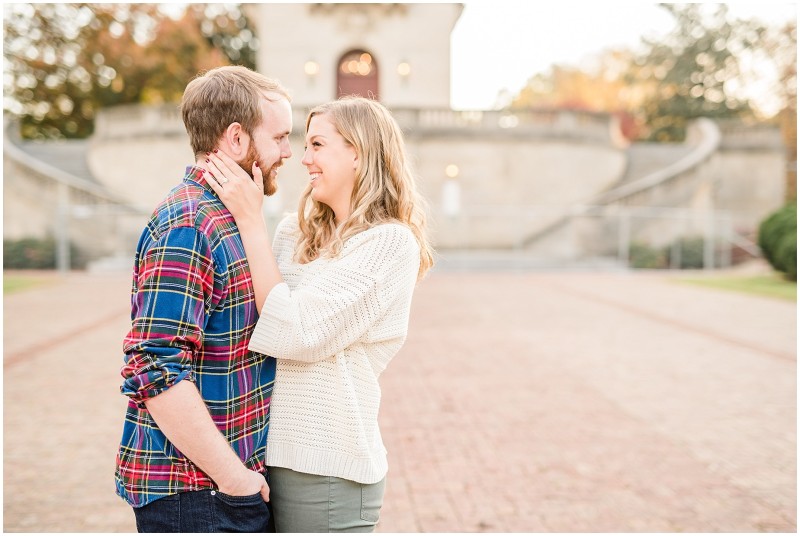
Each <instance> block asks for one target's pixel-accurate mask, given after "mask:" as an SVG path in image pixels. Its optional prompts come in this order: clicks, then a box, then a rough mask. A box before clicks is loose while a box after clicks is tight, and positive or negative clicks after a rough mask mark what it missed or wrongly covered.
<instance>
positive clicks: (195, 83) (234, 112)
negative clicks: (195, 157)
mask: <svg viewBox="0 0 800 536" xmlns="http://www.w3.org/2000/svg"><path fill="white" fill-rule="evenodd" d="M264 93H270V94H273V95H272V96H273V97H274V98H271V96H270V95H266V97H265V95H264ZM263 98H269V99H270V100H278V99H280V98H285V99H287V100H291V98H290V96H289V93H288V91H286V89H285V88H284V87H283V86H282V85H281V84H280V83H279V82H278V81H277V80H272V79H270V78H267V77H266V76H264V75H262V74H260V73H257V72H255V71H252V70H250V69H248V68H247V67H242V66H238V65H236V66H234V65H228V66H225V67H217V68H216V69H211V70H210V71H206V72H205V73H200V74H199V75H198V76H197V77H196V78H195V79H194V80H192V81H191V82H189V84H188V85H187V86H186V90H185V91H184V92H183V98H182V99H181V105H180V107H181V114H182V115H183V124H184V125H185V126H186V132H187V133H188V134H189V143H191V145H192V150H193V151H194V153H195V154H199V153H207V152H211V151H212V150H213V149H214V148H215V147H216V145H217V142H218V141H219V139H220V137H221V136H222V134H223V133H224V132H225V130H226V129H227V128H228V126H229V125H230V124H231V123H239V124H241V125H242V129H243V130H244V131H245V132H247V133H248V134H250V135H252V134H253V130H255V128H256V127H258V126H259V125H260V124H261V121H262V117H261V105H260V103H261V99H263Z"/></svg>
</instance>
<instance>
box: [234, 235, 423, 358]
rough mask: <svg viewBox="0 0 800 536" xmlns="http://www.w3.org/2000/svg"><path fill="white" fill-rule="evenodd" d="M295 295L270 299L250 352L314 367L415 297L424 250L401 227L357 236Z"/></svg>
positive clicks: (280, 293) (274, 294)
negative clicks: (396, 305)
mask: <svg viewBox="0 0 800 536" xmlns="http://www.w3.org/2000/svg"><path fill="white" fill-rule="evenodd" d="M314 262H316V263H320V265H319V266H318V267H315V268H316V269H315V270H314V271H313V272H311V273H309V274H307V275H306V276H305V277H304V278H303V280H302V281H301V282H300V283H299V284H298V285H297V287H296V288H295V289H294V290H290V289H289V286H288V285H287V284H286V283H280V284H278V285H276V286H275V287H274V288H273V289H272V290H271V291H270V293H269V295H268V296H267V301H266V302H265V303H264V307H263V309H262V311H261V317H260V318H259V320H258V324H257V325H256V328H255V331H254V332H253V336H252V339H251V340H250V346H249V348H250V350H253V351H256V352H261V353H264V354H267V355H272V356H275V357H276V358H278V359H287V360H292V361H305V362H315V361H321V360H324V359H328V358H330V357H331V356H333V355H335V354H336V353H338V352H340V351H342V350H344V349H345V348H347V347H348V346H350V345H351V344H353V343H354V342H356V341H357V340H358V339H359V338H361V337H362V336H363V335H364V334H365V333H367V331H368V330H369V329H370V328H371V327H372V326H373V325H374V324H375V322H377V321H378V320H380V319H381V318H382V317H383V316H384V315H385V313H386V311H387V310H388V309H389V308H390V307H391V306H392V304H393V303H394V302H395V301H396V300H397V299H398V298H400V297H403V296H406V295H408V294H410V293H411V292H413V289H414V284H415V283H416V278H417V272H418V270H419V262H420V260H419V246H418V245H417V241H416V239H415V238H414V235H413V234H412V233H411V231H410V230H409V229H407V228H405V227H403V226H401V225H397V224H386V225H379V226H376V227H374V228H372V229H369V230H367V231H364V232H362V233H360V234H358V235H356V236H354V237H352V238H351V239H350V240H348V242H347V243H346V244H345V247H344V248H343V250H342V253H341V255H340V256H339V257H337V258H335V259H331V260H326V259H320V260H317V261H314Z"/></svg>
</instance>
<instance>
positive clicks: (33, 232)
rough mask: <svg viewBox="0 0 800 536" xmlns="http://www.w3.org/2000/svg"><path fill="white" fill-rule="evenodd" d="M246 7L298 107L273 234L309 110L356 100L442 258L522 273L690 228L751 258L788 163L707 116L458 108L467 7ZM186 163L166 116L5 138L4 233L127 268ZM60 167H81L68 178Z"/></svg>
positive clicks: (179, 136) (592, 259)
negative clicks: (48, 135)
mask: <svg viewBox="0 0 800 536" xmlns="http://www.w3.org/2000/svg"><path fill="white" fill-rule="evenodd" d="M246 9H247V12H248V15H249V16H250V18H251V20H253V21H254V22H255V25H256V27H257V30H258V35H259V38H260V40H261V49H260V53H259V58H258V70H259V71H261V72H263V73H265V74H267V75H268V76H271V77H274V78H277V79H279V80H280V81H281V82H282V83H283V84H284V85H285V86H287V87H288V88H289V89H290V91H291V92H292V96H293V108H294V113H295V116H294V132H293V135H292V138H291V143H292V148H293V152H294V155H295V156H294V157H293V158H292V159H290V160H289V161H287V162H286V163H285V164H284V166H283V168H282V170H281V173H280V176H279V193H278V194H277V195H276V196H274V197H272V198H268V199H267V202H266V203H265V215H266V216H267V218H268V220H269V222H270V223H271V224H272V225H274V224H275V223H276V222H277V220H278V219H279V218H280V217H281V215H282V214H283V213H284V212H286V211H293V210H296V202H297V200H298V199H299V196H300V192H301V191H302V190H303V188H304V187H305V185H306V184H307V181H308V177H307V173H306V171H305V169H304V168H303V166H302V165H301V164H300V158H301V155H302V147H303V135H304V132H303V129H304V125H305V117H306V114H307V111H308V109H309V108H310V107H312V106H313V105H315V104H318V103H321V102H324V101H328V100H332V99H335V98H337V97H338V96H340V95H342V94H350V93H359V94H362V95H367V96H372V97H374V98H377V99H379V100H380V101H381V102H383V103H384V104H385V105H387V107H389V108H390V109H391V110H392V112H393V113H394V115H395V117H396V118H397V120H398V122H399V123H400V125H401V127H402V128H403V130H404V132H405V134H406V140H407V145H408V149H409V152H410V154H411V157H412V159H413V162H414V166H415V169H416V172H417V175H418V178H419V185H420V189H421V191H422V193H423V195H424V196H425V197H426V199H427V200H428V202H429V205H430V216H431V222H432V230H433V233H432V234H433V240H434V242H435V244H436V246H437V248H438V249H439V250H440V252H442V256H443V258H445V259H451V260H453V262H456V261H457V259H459V258H464V257H465V254H464V252H465V251H466V252H471V253H470V254H471V255H472V256H473V258H474V257H475V255H474V254H475V252H485V251H493V252H495V254H497V253H498V252H501V253H502V252H505V253H508V252H513V253H514V258H515V259H516V260H515V261H513V262H517V263H519V262H520V261H519V259H527V261H525V262H527V263H528V264H529V265H533V266H555V265H564V264H575V263H584V264H595V265H596V264H597V262H603V263H611V264H614V265H616V264H617V263H619V262H622V263H624V262H625V260H626V255H627V251H628V249H629V248H630V244H631V243H633V242H636V241H644V242H647V243H650V244H653V245H654V246H664V245H666V244H669V243H670V242H672V241H674V240H675V239H676V238H677V237H679V236H691V235H698V234H699V235H702V236H705V237H706V238H707V243H709V244H711V246H710V247H711V249H710V250H709V251H710V252H711V253H709V255H711V254H712V253H713V249H717V250H719V249H720V246H722V249H723V250H724V248H728V251H729V250H730V247H731V245H736V246H737V247H743V248H745V249H747V248H750V249H752V243H751V242H748V239H747V237H748V236H752V232H753V230H754V229H755V228H756V227H757V225H758V222H759V221H760V220H761V219H762V218H763V217H764V216H765V215H766V214H768V213H769V212H771V211H772V210H774V209H776V208H778V207H779V206H780V205H781V204H782V203H783V199H784V185H785V182H784V172H785V157H784V153H783V149H782V146H781V140H780V135H779V133H778V131H777V129H772V128H770V127H763V126H761V127H745V126H743V125H739V124H721V123H715V122H712V121H710V120H700V121H696V122H695V123H694V125H693V126H692V128H691V134H690V136H689V137H688V139H687V141H686V142H685V143H683V144H678V145H663V144H633V145H631V144H629V143H627V141H626V140H625V139H624V138H623V136H622V135H621V133H620V129H619V125H618V123H617V121H616V119H615V118H614V117H613V116H609V115H606V114H596V113H587V112H574V111H565V110H549V111H530V110H526V111H522V110H516V111H515V110H483V111H459V110H453V109H451V107H450V97H449V96H450V33H451V31H452V29H453V27H454V26H455V24H456V22H457V20H458V17H459V15H460V13H461V10H462V6H461V4H247V5H246ZM191 158H192V154H191V150H190V148H189V144H188V138H187V136H186V134H185V131H184V128H183V124H182V122H181V120H180V114H179V113H178V110H177V107H176V106H175V105H166V106H159V107H144V106H121V107H117V108H112V109H106V110H103V111H102V112H101V113H100V114H99V115H98V117H97V123H96V131H95V134H94V135H93V137H92V138H91V139H90V140H88V141H86V142H81V143H60V144H59V143H55V142H53V143H49V144H36V143H33V142H23V141H21V140H18V139H16V138H15V137H14V135H13V133H10V132H7V133H6V139H5V144H4V172H5V188H4V190H5V192H4V193H5V207H4V209H5V210H4V223H5V226H4V236H5V237H6V238H16V237H21V236H26V235H30V236H45V235H48V234H49V235H53V234H55V235H57V236H62V237H63V236H64V235H65V233H66V231H65V230H69V233H68V235H69V237H71V240H73V241H74V242H76V243H77V244H78V245H80V246H81V247H83V248H86V249H88V250H91V251H92V255H93V256H94V257H95V258H98V259H99V258H101V257H103V256H109V255H116V256H117V257H118V258H121V259H123V264H124V263H125V262H128V263H129V262H130V259H129V257H128V255H129V254H130V251H132V249H133V247H134V246H135V243H136V239H137V237H138V233H139V231H140V229H141V226H142V224H143V223H144V221H145V220H146V218H147V215H148V214H149V211H150V210H152V208H153V207H154V206H155V204H156V203H157V202H158V201H159V200H160V199H161V197H162V196H163V195H164V194H165V193H166V191H168V190H169V188H170V187H171V186H172V185H173V184H175V182H176V181H177V180H178V179H179V178H180V177H181V176H182V174H183V169H184V167H185V166H186V165H187V163H190V162H191ZM69 162H73V163H74V162H78V164H79V165H77V166H76V165H73V166H72V168H71V169H65V168H66V167H67V164H68V163H69ZM120 162H124V163H125V165H124V166H120V165H119V163H120ZM76 207H78V208H76ZM495 256H497V255H495ZM501 257H502V255H501ZM506 258H507V257H506ZM707 260H708V261H711V260H712V257H711V256H709V257H708V259H707ZM502 262H506V261H505V260H503V261H502ZM715 262H717V263H719V262H723V263H724V262H726V256H725V255H724V254H723V255H722V257H721V258H719V257H718V258H717V259H716V261H715Z"/></svg>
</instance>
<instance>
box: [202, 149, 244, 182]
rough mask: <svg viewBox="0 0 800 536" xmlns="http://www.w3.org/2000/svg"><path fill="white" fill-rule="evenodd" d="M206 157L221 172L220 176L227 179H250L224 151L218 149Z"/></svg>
mask: <svg viewBox="0 0 800 536" xmlns="http://www.w3.org/2000/svg"><path fill="white" fill-rule="evenodd" d="M208 158H209V160H210V161H211V162H213V163H214V164H215V166H216V168H217V169H218V170H219V172H220V173H221V177H220V178H222V177H224V178H225V179H228V180H236V179H242V180H245V179H246V180H250V176H249V175H248V174H247V172H246V171H245V170H243V169H242V167H241V166H240V165H239V164H237V163H236V161H234V160H233V159H232V158H231V157H230V156H228V155H226V154H225V153H223V152H221V151H218V152H216V153H211V154H209V155H208ZM223 180H224V179H223Z"/></svg>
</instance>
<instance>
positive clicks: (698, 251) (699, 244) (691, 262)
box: [664, 236, 705, 270]
mask: <svg viewBox="0 0 800 536" xmlns="http://www.w3.org/2000/svg"><path fill="white" fill-rule="evenodd" d="M677 247H678V248H679V250H680V257H679V258H680V263H679V265H678V268H681V269H684V270H693V269H697V268H702V267H703V266H704V263H705V240H704V239H703V237H701V236H692V237H684V238H679V239H678V240H677ZM674 248H675V243H673V244H672V245H670V246H667V247H666V248H664V256H665V257H666V259H667V265H668V266H672V252H673V251H674Z"/></svg>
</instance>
